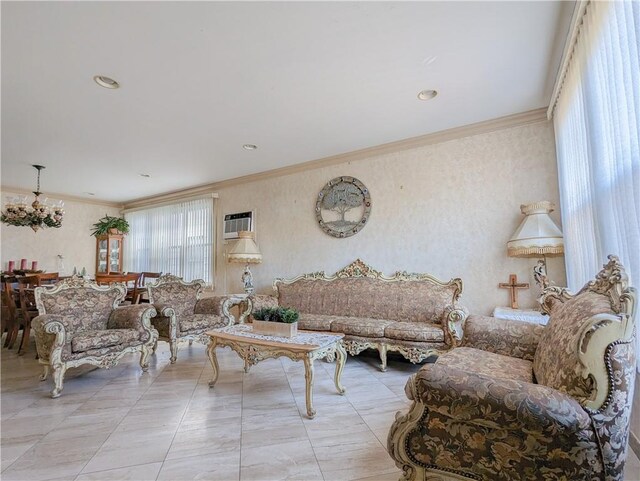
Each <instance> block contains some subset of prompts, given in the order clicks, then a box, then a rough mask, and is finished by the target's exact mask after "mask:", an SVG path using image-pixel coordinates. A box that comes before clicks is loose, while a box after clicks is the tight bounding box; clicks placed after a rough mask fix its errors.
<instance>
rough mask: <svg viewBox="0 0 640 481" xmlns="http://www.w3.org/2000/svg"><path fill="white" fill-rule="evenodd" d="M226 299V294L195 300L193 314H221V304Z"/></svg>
mask: <svg viewBox="0 0 640 481" xmlns="http://www.w3.org/2000/svg"><path fill="white" fill-rule="evenodd" d="M226 299H227V296H213V297H205V298H204V299H200V300H199V301H198V302H196V305H195V308H194V311H193V312H194V313H195V314H210V315H214V316H220V315H222V304H224V301H225V300H226Z"/></svg>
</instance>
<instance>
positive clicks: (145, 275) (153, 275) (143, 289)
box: [138, 272, 162, 304]
mask: <svg viewBox="0 0 640 481" xmlns="http://www.w3.org/2000/svg"><path fill="white" fill-rule="evenodd" d="M161 275H162V272H142V280H141V281H140V295H139V296H138V303H140V304H143V303H148V302H149V291H148V289H147V280H149V281H155V280H156V279H158V278H159V277H160V276H161ZM145 294H146V297H145Z"/></svg>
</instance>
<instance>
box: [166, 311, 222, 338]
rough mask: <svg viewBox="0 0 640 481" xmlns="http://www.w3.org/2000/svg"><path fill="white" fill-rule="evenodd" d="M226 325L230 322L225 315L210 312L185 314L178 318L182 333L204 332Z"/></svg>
mask: <svg viewBox="0 0 640 481" xmlns="http://www.w3.org/2000/svg"><path fill="white" fill-rule="evenodd" d="M226 325H228V322H227V320H226V319H224V318H223V317H220V316H211V315H208V314H191V315H190V316H188V315H185V316H181V317H179V318H178V327H179V328H180V333H181V334H186V333H194V332H202V331H205V330H209V329H215V328H218V327H224V326H226Z"/></svg>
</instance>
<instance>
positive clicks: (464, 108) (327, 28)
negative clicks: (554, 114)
mask: <svg viewBox="0 0 640 481" xmlns="http://www.w3.org/2000/svg"><path fill="white" fill-rule="evenodd" d="M570 14H571V5H566V4H565V5H562V4H561V3H560V2H538V1H533V2H519V1H514V2H495V3H493V2H491V3H490V2H424V3H399V2H389V3H333V2H326V3H262V2H260V3H208V2H206V3H205V2H194V3H181V2H175V3H174V2H166V3H161V2H158V3H156V2H140V3H138V2H135V3H134V2H2V185H3V186H11V187H21V188H28V189H32V188H33V187H34V183H35V171H34V170H33V169H32V168H31V167H30V164H34V163H40V164H43V165H45V166H47V170H45V171H44V172H43V177H42V187H43V190H44V191H45V192H47V191H48V192H57V193H63V194H67V195H80V196H86V194H85V193H86V192H94V193H95V194H96V195H95V197H94V198H95V199H97V198H99V199H103V200H110V201H127V200H132V199H136V198H140V197H145V196H149V195H153V194H159V193H164V192H168V191H172V190H176V189H181V188H186V187H191V186H195V185H200V184H204V183H208V182H214V181H219V180H224V179H229V178H233V177H238V176H241V175H246V174H250V173H255V172H261V171H265V170H270V169H274V168H278V167H283V166H287V165H292V164H296V163H299V162H305V161H309V160H314V159H318V158H322V157H326V156H330V155H335V154H339V153H344V152H350V151H353V150H357V149H361V148H365V147H371V146H374V145H379V144H383V143H386V142H391V141H395V140H401V139H405V138H409V137H413V136H417V135H422V134H427V133H430V132H436V131H440V130H444V129H448V128H453V127H458V126H461V125H467V124H471V123H474V122H479V121H482V120H488V119H493V118H497V117H501V116H504V115H509V114H513V113H519V112H524V111H527V110H531V109H535V108H539V107H543V106H546V105H547V103H548V100H549V96H550V93H551V88H552V83H553V77H554V74H555V70H556V68H557V64H558V61H559V52H560V50H561V47H562V42H563V41H564V35H565V33H566V30H567V28H568V24H569V20H570ZM96 74H102V75H107V76H110V77H112V78H114V79H116V80H118V81H119V82H120V83H121V85H122V87H121V88H120V89H119V90H107V89H104V88H101V87H99V86H97V85H96V84H95V83H94V82H93V80H92V77H93V76H94V75H96ZM423 89H437V90H438V91H439V95H438V97H436V98H435V99H434V100H431V101H428V102H423V101H419V100H417V98H416V95H417V93H418V92H419V91H421V90H423ZM245 143H251V144H257V145H258V150H256V151H246V150H244V149H243V148H242V145H243V144H245ZM140 173H149V174H151V178H143V177H141V176H140V175H139V174H140ZM87 198H89V197H88V196H87Z"/></svg>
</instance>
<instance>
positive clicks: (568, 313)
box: [533, 292, 612, 400]
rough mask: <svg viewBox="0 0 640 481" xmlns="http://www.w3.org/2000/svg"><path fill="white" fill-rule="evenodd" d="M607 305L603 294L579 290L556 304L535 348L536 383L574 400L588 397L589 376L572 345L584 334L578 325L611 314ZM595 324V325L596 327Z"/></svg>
mask: <svg viewBox="0 0 640 481" xmlns="http://www.w3.org/2000/svg"><path fill="white" fill-rule="evenodd" d="M611 312H612V309H611V304H610V302H609V300H608V298H607V297H606V296H604V295H601V294H598V293H595V292H584V293H581V294H579V295H577V296H575V297H573V298H571V299H569V300H567V301H566V302H564V303H562V304H559V305H556V306H555V308H554V310H553V311H552V312H551V315H550V316H549V323H548V324H547V326H546V328H545V329H544V332H543V334H542V337H541V338H540V342H539V344H538V350H537V351H536V355H535V359H534V362H533V371H534V373H535V376H536V379H537V381H538V382H539V383H540V384H544V385H546V386H550V387H553V388H555V389H558V390H560V391H562V392H565V393H567V394H569V395H571V396H573V397H575V398H577V399H580V400H587V399H589V398H590V397H591V394H592V390H593V385H592V381H591V378H586V379H585V374H586V369H585V367H584V366H583V365H582V363H581V362H580V359H579V358H578V353H577V351H576V347H577V346H578V344H579V341H580V337H581V336H583V335H584V333H583V332H582V331H583V329H582V326H583V325H584V323H585V322H586V321H588V320H589V319H590V318H591V317H593V316H595V315H597V314H602V313H611ZM598 328H599V326H595V327H594V330H595V329H598Z"/></svg>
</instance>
